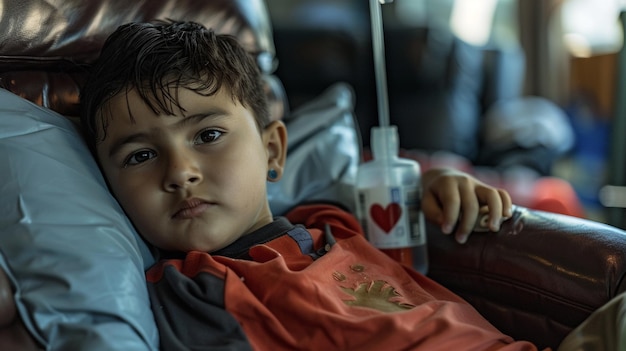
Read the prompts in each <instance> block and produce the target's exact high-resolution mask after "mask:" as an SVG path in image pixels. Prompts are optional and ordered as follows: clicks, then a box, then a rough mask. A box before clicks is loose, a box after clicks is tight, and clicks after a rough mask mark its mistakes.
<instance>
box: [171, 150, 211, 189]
mask: <svg viewBox="0 0 626 351" xmlns="http://www.w3.org/2000/svg"><path fill="white" fill-rule="evenodd" d="M201 181H202V173H201V172H200V169H199V167H198V166H197V164H196V163H195V162H194V160H193V159H192V158H189V157H185V156H183V155H176V156H172V157H170V159H169V164H168V167H167V171H166V174H165V177H164V179H163V187H164V188H165V190H166V191H170V192H171V191H176V190H179V189H184V188H187V187H189V186H192V185H195V184H197V183H200V182H201Z"/></svg>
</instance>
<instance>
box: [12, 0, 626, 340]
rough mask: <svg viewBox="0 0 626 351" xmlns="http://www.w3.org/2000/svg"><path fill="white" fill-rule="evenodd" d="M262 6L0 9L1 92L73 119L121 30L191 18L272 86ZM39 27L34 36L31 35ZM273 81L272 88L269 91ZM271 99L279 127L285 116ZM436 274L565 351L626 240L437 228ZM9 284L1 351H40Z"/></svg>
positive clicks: (535, 229)
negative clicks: (94, 66) (239, 47)
mask: <svg viewBox="0 0 626 351" xmlns="http://www.w3.org/2000/svg"><path fill="white" fill-rule="evenodd" d="M261 1H262V0H205V1H197V0H151V1H144V2H132V1H127V0H100V1H91V0H47V1H43V0H0V9H1V11H0V86H1V87H3V88H5V89H7V90H10V91H12V92H14V93H16V94H18V95H20V96H22V97H25V98H27V99H29V100H31V101H33V102H35V103H37V104H40V105H42V106H45V107H48V108H51V109H53V110H55V111H57V112H59V113H61V114H63V115H65V116H68V118H74V117H76V116H77V114H78V103H79V100H78V95H79V89H80V86H81V83H82V81H83V80H84V77H85V74H86V70H87V69H88V66H89V63H90V62H92V61H93V60H94V58H95V57H96V56H97V55H98V52H99V48H100V47H101V45H102V44H103V41H104V40H105V38H106V37H107V36H108V34H109V33H111V32H112V31H113V30H114V29H115V28H116V27H117V26H118V25H120V24H122V23H126V22H130V21H145V20H151V19H156V18H180V19H182V18H184V19H187V20H194V21H198V22H201V23H203V24H205V25H207V26H210V27H215V28H217V29H218V30H220V31H223V32H229V33H233V34H236V35H238V37H239V38H240V39H241V40H242V41H243V42H244V43H245V45H246V47H247V48H248V49H249V50H250V51H251V52H254V53H255V54H257V58H258V62H259V65H260V66H261V67H262V69H263V70H264V72H265V73H266V74H267V75H268V76H270V75H271V74H272V73H273V70H274V69H275V61H274V57H275V56H274V54H275V52H274V43H273V40H272V35H271V34H272V33H271V27H270V24H269V20H268V15H267V13H266V11H265V8H264V7H263V6H260V5H262V2H261ZM24 23H36V24H37V26H36V27H28V28H25V27H24ZM269 82H271V81H269ZM268 92H272V94H271V95H272V98H273V102H274V107H275V109H274V111H275V117H276V118H279V117H280V116H281V115H282V112H283V111H284V108H285V105H284V96H283V95H282V94H281V93H280V89H274V90H271V89H269V90H268ZM428 239H429V253H430V273H429V275H430V276H431V277H432V278H434V279H435V280H437V281H438V282H440V283H441V284H443V285H445V286H447V287H448V288H450V289H451V290H453V291H455V292H456V293H458V294H459V295H461V296H462V297H464V298H466V299H467V300H468V301H469V302H470V303H472V304H473V305H474V306H475V307H476V308H477V309H478V310H479V311H480V312H481V313H482V314H483V315H484V316H485V317H486V318H487V319H488V320H490V321H491V322H492V323H493V324H494V325H495V326H496V327H497V328H499V329H500V330H502V331H503V332H505V333H508V334H510V335H511V336H513V337H515V338H516V339H525V340H530V341H532V342H534V343H536V344H537V345H538V346H539V347H545V346H551V347H553V348H556V347H557V346H558V344H559V342H560V340H562V338H563V337H564V336H565V335H566V334H567V333H568V332H569V331H570V330H571V329H572V328H573V327H575V326H577V325H578V324H579V323H581V322H582V321H583V320H584V319H585V318H586V317H587V316H588V315H589V314H590V313H591V312H593V311H594V310H596V309H597V308H598V307H600V306H601V305H603V304H604V303H606V302H607V301H609V300H610V299H611V298H612V297H614V296H616V295H618V294H619V293H620V292H623V291H626V283H625V282H624V276H625V274H626V262H625V261H626V260H625V255H624V253H626V233H625V232H624V231H622V230H619V229H617V228H614V227H610V226H606V225H602V224H599V223H596V222H592V221H587V220H583V219H579V218H572V217H567V216H562V215H556V214H552V213H546V212H539V211H533V210H528V209H525V208H517V209H516V211H515V214H514V216H513V218H512V219H511V220H509V221H507V222H505V223H504V224H503V226H502V229H501V230H500V232H499V233H474V234H473V235H472V237H471V238H470V241H469V243H468V244H466V245H459V244H457V243H456V242H454V240H452V238H451V237H448V236H445V235H443V234H441V232H440V231H439V229H438V228H437V227H435V226H432V225H431V226H429V227H428ZM39 348H40V347H39V346H38V345H37V343H36V342H35V340H34V339H33V338H32V337H30V335H29V333H28V331H27V330H26V329H25V327H24V324H23V323H22V322H21V320H20V318H19V315H18V313H17V311H16V308H15V303H14V298H13V291H12V287H11V284H10V283H9V280H8V279H6V275H5V274H4V273H3V272H1V273H0V349H2V350H5V349H6V350H36V349H39Z"/></svg>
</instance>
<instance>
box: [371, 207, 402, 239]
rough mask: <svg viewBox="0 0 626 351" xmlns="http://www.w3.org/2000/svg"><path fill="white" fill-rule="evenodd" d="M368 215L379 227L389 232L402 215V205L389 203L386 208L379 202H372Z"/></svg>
mask: <svg viewBox="0 0 626 351" xmlns="http://www.w3.org/2000/svg"><path fill="white" fill-rule="evenodd" d="M370 216H371V217H372V220H373V221H374V223H376V224H377V225H378V226H379V227H380V229H382V230H383V231H384V232H385V233H387V234H389V232H390V231H391V229H392V228H393V227H394V226H395V225H396V223H398V220H399V219H400V216H402V207H400V205H398V204H397V203H395V202H392V203H390V204H389V205H387V207H386V208H383V207H382V206H381V205H379V204H373V205H372V206H371V207H370Z"/></svg>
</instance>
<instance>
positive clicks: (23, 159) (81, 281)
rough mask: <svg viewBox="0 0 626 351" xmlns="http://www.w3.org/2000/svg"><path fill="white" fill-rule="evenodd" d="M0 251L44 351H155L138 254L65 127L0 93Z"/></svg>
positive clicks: (143, 256)
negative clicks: (44, 348) (48, 350)
mask: <svg viewBox="0 0 626 351" xmlns="http://www.w3.org/2000/svg"><path fill="white" fill-rule="evenodd" d="M0 250H1V251H2V254H3V255H4V257H5V260H0V266H2V267H3V268H4V269H5V270H7V271H8V272H7V273H8V274H9V275H10V278H11V281H12V282H13V283H14V284H15V285H16V286H15V287H14V288H15V289H16V293H15V298H16V303H17V305H18V310H19V312H20V314H21V316H22V318H23V319H24V322H25V324H26V326H27V328H28V329H29V330H30V331H31V333H33V335H34V336H35V337H36V338H37V339H38V340H39V341H40V342H42V343H43V344H44V345H47V347H48V348H47V349H50V350H89V351H95V350H107V351H111V350H125V351H126V350H156V349H158V334H157V330H156V326H155V323H154V319H153V316H152V312H151V310H150V305H149V298H148V295H147V292H146V286H145V278H144V268H146V267H148V266H149V265H151V264H152V263H153V260H154V259H153V257H152V255H151V254H150V252H149V250H148V248H147V246H146V245H145V244H144V242H143V241H142V240H141V239H139V237H138V236H137V233H136V232H135V231H134V229H133V227H132V225H131V224H130V222H129V221H128V219H127V217H126V216H125V214H124V213H123V211H122V210H121V208H120V207H119V205H118V204H117V202H116V201H115V199H114V198H113V197H112V196H111V195H110V193H109V191H108V190H107V186H106V184H105V181H104V179H103V177H102V175H101V173H100V171H99V169H98V167H97V165H96V163H95V161H94V159H93V158H92V156H91V154H90V153H89V151H88V149H87V147H86V145H85V144H84V142H83V140H82V138H81V137H80V134H79V133H78V132H77V130H76V129H75V127H74V125H73V124H72V123H71V122H70V121H69V120H68V119H66V118H64V117H62V116H60V115H58V114H56V113H54V112H52V111H51V110H48V109H45V108H41V107H39V106H37V105H35V104H32V103H31V102H29V101H27V100H25V99H22V98H20V97H18V96H17V95H14V94H12V93H10V92H8V91H6V90H2V89H0Z"/></svg>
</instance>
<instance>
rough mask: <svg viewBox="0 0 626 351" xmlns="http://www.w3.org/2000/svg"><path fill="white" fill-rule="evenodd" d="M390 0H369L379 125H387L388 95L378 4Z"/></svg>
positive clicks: (381, 19) (390, 0) (381, 23)
mask: <svg viewBox="0 0 626 351" xmlns="http://www.w3.org/2000/svg"><path fill="white" fill-rule="evenodd" d="M392 1H393V0H370V18H371V21H372V45H373V49H374V70H375V72H374V73H375V74H376V92H377V94H378V95H377V96H378V124H379V126H381V127H387V126H389V97H388V95H387V74H386V71H385V43H384V39H383V18H382V12H381V9H380V6H381V4H383V3H390V2H392Z"/></svg>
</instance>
